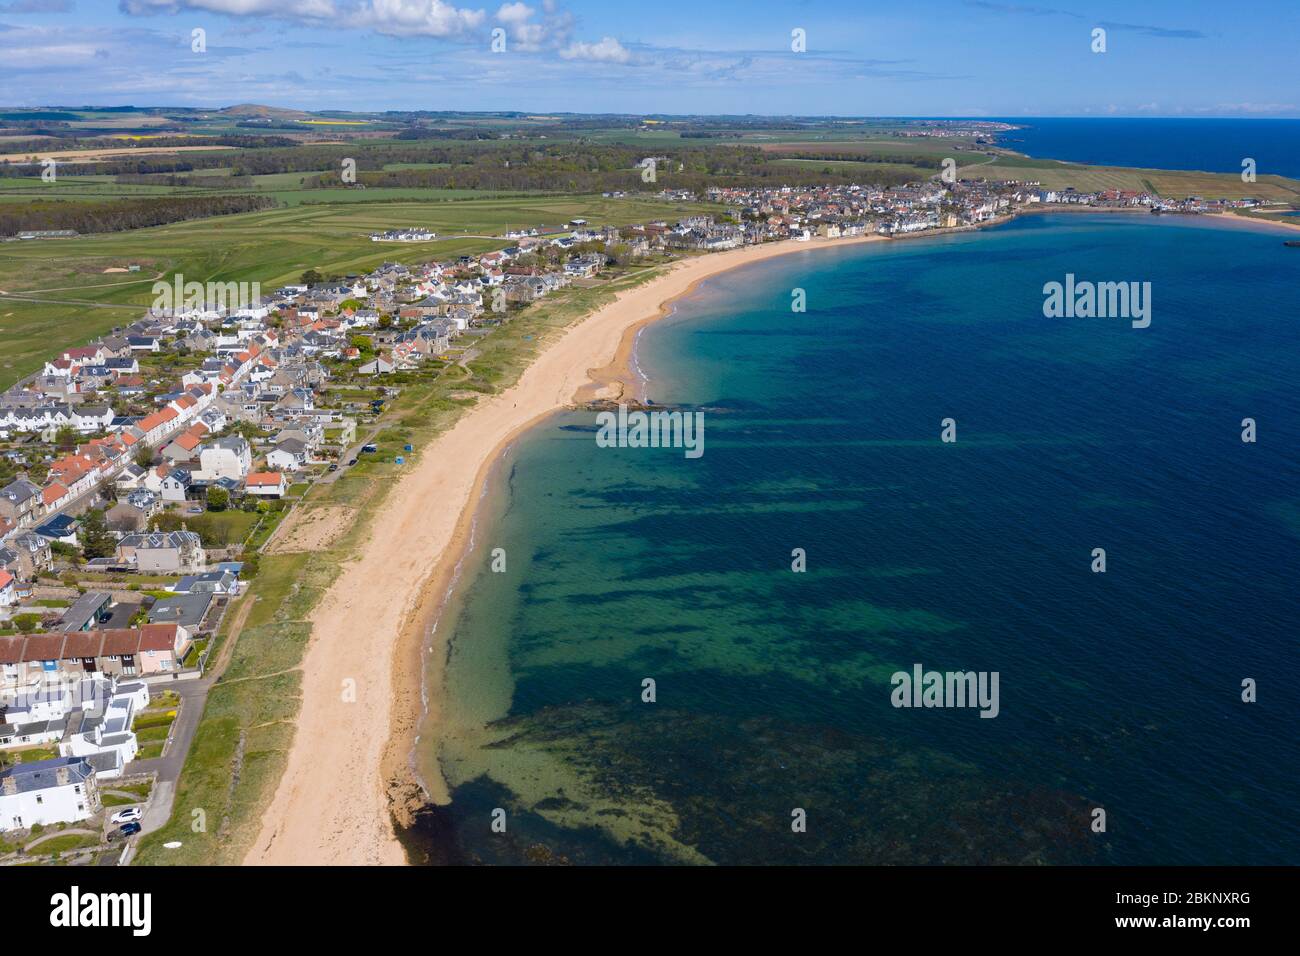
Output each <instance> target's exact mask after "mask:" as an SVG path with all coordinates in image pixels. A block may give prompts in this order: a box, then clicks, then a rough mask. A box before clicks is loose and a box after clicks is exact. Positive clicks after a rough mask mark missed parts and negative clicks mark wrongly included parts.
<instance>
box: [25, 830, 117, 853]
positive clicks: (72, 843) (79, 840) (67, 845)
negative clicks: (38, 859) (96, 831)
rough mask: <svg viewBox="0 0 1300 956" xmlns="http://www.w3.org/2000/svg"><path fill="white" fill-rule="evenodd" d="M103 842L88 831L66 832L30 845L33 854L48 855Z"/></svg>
mask: <svg viewBox="0 0 1300 956" xmlns="http://www.w3.org/2000/svg"><path fill="white" fill-rule="evenodd" d="M101 842H103V841H102V840H100V838H99V837H97V836H92V835H90V834H88V833H68V834H65V835H64V836H57V837H54V838H53V839H51V840H46V841H45V842H44V843H41V844H38V845H37V846H34V847H32V855H33V856H48V855H50V854H51V853H64V852H66V851H68V850H79V849H81V848H83V847H88V846H99V844H100V843H101Z"/></svg>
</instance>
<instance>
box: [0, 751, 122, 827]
mask: <svg viewBox="0 0 1300 956" xmlns="http://www.w3.org/2000/svg"><path fill="white" fill-rule="evenodd" d="M99 809H100V802H99V789H98V787H97V786H96V784H95V772H94V770H93V769H92V768H91V766H90V762H89V761H88V760H86V758H85V757H52V758H50V759H49V760H37V761H35V762H34V763H20V764H17V765H16V766H13V767H10V768H9V769H8V770H5V771H4V772H3V773H0V830H26V829H30V828H31V827H33V826H36V825H37V824H51V823H75V822H77V821H78V820H86V819H89V818H90V817H92V816H94V815H95V814H96V813H98V812H99Z"/></svg>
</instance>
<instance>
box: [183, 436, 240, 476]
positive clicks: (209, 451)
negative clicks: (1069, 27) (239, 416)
mask: <svg viewBox="0 0 1300 956" xmlns="http://www.w3.org/2000/svg"><path fill="white" fill-rule="evenodd" d="M252 468H253V454H252V450H251V449H250V448H249V446H248V442H247V441H246V440H245V439H244V438H241V437H240V436H239V435H229V436H226V437H224V438H218V439H216V440H215V441H211V442H208V443H207V444H205V445H204V446H203V447H202V449H201V450H200V451H199V470H198V472H197V473H196V474H195V477H196V478H199V479H200V480H203V481H215V480H216V479H218V478H230V479H232V480H233V481H239V480H240V479H242V478H243V477H244V476H245V475H247V474H248V473H249V472H250V471H251V470H252Z"/></svg>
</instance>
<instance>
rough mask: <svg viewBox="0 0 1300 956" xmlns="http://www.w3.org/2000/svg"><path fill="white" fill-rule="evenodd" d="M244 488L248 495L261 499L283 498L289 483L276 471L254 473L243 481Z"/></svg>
mask: <svg viewBox="0 0 1300 956" xmlns="http://www.w3.org/2000/svg"><path fill="white" fill-rule="evenodd" d="M244 488H245V490H246V491H247V492H248V493H249V494H250V495H257V496H258V497H261V498H283V497H284V495H285V492H287V491H288V490H289V483H288V482H287V481H286V480H285V477H284V475H283V474H282V473H281V472H278V471H255V472H253V473H252V474H251V475H249V476H248V477H247V478H246V479H244Z"/></svg>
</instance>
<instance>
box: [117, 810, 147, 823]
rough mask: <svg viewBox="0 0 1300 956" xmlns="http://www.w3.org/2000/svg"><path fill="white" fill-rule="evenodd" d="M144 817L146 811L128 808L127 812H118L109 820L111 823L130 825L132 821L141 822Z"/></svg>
mask: <svg viewBox="0 0 1300 956" xmlns="http://www.w3.org/2000/svg"><path fill="white" fill-rule="evenodd" d="M142 816H144V811H142V810H141V809H140V808H139V807H127V808H126V809H125V810H118V811H117V813H115V814H113V815H112V816H111V817H109V818H108V822H109V823H130V822H131V821H132V820H139V819H140V818H141V817H142Z"/></svg>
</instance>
